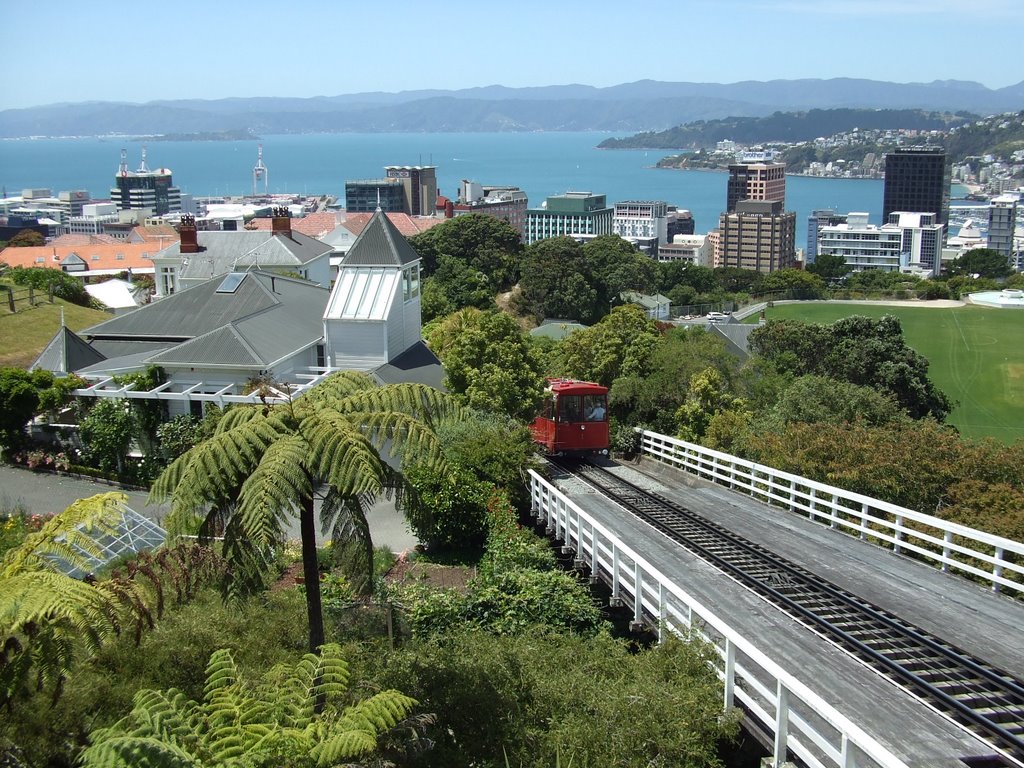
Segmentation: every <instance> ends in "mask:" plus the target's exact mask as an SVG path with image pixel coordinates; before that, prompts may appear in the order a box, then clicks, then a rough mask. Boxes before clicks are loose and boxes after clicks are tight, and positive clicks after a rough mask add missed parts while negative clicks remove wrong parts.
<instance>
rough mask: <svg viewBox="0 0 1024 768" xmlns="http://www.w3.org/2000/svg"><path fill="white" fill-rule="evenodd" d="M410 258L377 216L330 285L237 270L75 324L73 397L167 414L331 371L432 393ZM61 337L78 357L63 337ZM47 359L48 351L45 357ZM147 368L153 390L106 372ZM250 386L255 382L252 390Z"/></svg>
mask: <svg viewBox="0 0 1024 768" xmlns="http://www.w3.org/2000/svg"><path fill="white" fill-rule="evenodd" d="M419 264H420V257H419V255H418V254H417V253H416V252H415V251H414V250H413V249H412V246H410V245H409V243H408V242H407V241H406V239H405V238H404V237H403V236H402V235H401V234H400V233H399V232H398V231H397V229H395V227H394V225H392V224H391V223H390V222H388V220H387V219H386V218H385V217H384V216H383V215H380V216H376V215H375V216H374V218H373V219H372V220H371V222H370V224H369V225H367V227H366V228H365V229H364V230H363V232H362V233H361V234H360V235H359V238H358V239H357V240H356V242H355V243H354V244H353V246H352V248H351V249H350V251H349V253H348V255H347V257H346V260H345V263H344V264H343V265H342V269H341V271H340V273H339V276H338V280H337V282H336V283H335V285H334V288H333V289H332V290H330V291H328V290H327V289H326V288H324V287H321V286H320V285H317V284H315V283H313V282H310V281H307V280H300V279H297V278H291V277H283V276H281V275H277V274H274V273H272V272H266V271H263V270H256V269H249V270H247V271H235V272H229V273H228V274H227V275H223V276H220V277H215V278H213V279H208V280H205V281H203V282H200V283H198V284H197V285H195V286H193V287H190V288H188V289H187V290H180V291H175V292H174V293H172V294H169V295H167V296H166V297H165V298H163V299H161V300H160V301H155V302H153V303H151V304H148V305H146V306H144V307H141V308H140V309H137V310H135V311H133V312H128V313H127V314H124V315H120V316H118V317H114V318H112V319H110V320H107V321H105V322H103V323H100V324H99V325H94V326H92V327H91V328H88V329H86V330H84V331H82V332H81V338H80V339H79V341H82V340H84V341H82V343H83V344H84V345H85V346H86V347H87V350H88V352H89V355H90V357H89V358H86V359H84V360H83V362H84V365H81V366H80V367H76V368H74V372H75V373H77V374H78V375H80V376H82V377H83V378H85V379H87V380H88V381H89V382H91V383H90V386H89V387H86V388H83V389H80V390H76V394H78V395H81V396H92V397H129V398H149V399H158V400H166V401H168V406H169V412H170V415H172V416H173V415H176V414H178V413H184V412H193V413H200V412H201V410H202V403H203V402H216V403H218V404H219V405H224V404H226V403H232V402H254V401H255V400H256V398H257V397H259V398H260V399H265V400H283V399H287V398H290V397H295V396H297V395H299V394H301V393H302V392H303V391H304V390H305V389H307V388H308V387H310V386H312V385H313V384H315V383H316V382H317V381H319V380H320V379H321V378H322V377H323V376H325V375H327V374H328V373H330V372H332V371H336V370H346V369H347V370H360V371H366V372H368V373H371V374H372V375H374V376H376V378H378V380H380V381H381V382H382V383H398V382H403V381H414V382H419V383H424V384H429V385H431V386H434V387H437V388H441V386H442V382H443V379H444V373H443V370H442V368H441V365H440V362H439V361H438V359H437V358H436V357H435V356H434V354H433V353H432V352H431V351H430V350H429V349H428V348H427V347H426V346H425V345H424V344H423V341H422V338H421V326H420V273H419ZM67 333H68V334H69V333H70V332H67ZM75 338H78V337H75ZM54 343H57V340H56V339H55V342H52V343H51V346H52V345H53V344H54ZM60 343H62V344H63V345H64V347H67V348H74V349H76V350H77V354H82V350H79V349H77V347H75V346H74V341H73V340H69V337H68V336H67V334H65V336H64V341H62V342H60ZM47 350H50V347H47ZM46 354H47V353H44V355H46ZM56 357H57V355H56V353H55V352H52V351H51V352H50V356H49V358H47V359H50V358H53V359H56ZM42 363H43V357H41V358H40V360H38V361H37V364H38V365H41V364H42ZM150 366H159V367H160V368H161V369H162V370H163V372H164V374H165V377H166V381H165V382H164V383H163V384H161V385H160V386H158V387H156V388H154V389H152V390H148V391H146V392H137V391H134V390H132V389H131V387H125V386H123V385H121V384H118V383H117V382H116V381H115V379H114V377H115V376H118V375H120V374H125V373H131V372H136V371H143V370H146V369H147V368H148V367H150ZM43 367H46V366H43ZM256 383H262V384H264V385H265V386H262V387H260V392H259V394H254V393H253V392H252V390H253V388H254V384H256Z"/></svg>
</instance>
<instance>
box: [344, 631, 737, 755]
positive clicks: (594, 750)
mask: <svg viewBox="0 0 1024 768" xmlns="http://www.w3.org/2000/svg"><path fill="white" fill-rule="evenodd" d="M711 654H712V651H710V650H709V649H708V647H707V646H705V645H703V644H701V643H699V642H684V641H676V640H669V641H668V642H666V643H665V644H663V645H661V646H658V647H656V648H653V649H651V650H645V651H639V652H637V651H636V649H635V648H631V647H630V646H629V645H627V644H626V643H624V642H621V641H617V640H614V639H612V638H611V637H609V636H608V635H606V634H604V633H599V634H597V635H594V636H588V637H581V636H576V635H570V634H561V633H556V632H534V633H531V634H528V635H519V636H512V637H501V638H498V637H495V636H493V635H488V634H487V633H483V632H477V631H473V630H472V629H466V630H465V631H459V632H455V633H453V634H449V635H446V636H445V637H444V638H443V639H441V638H438V639H435V640H430V641H427V642H414V643H411V644H408V645H406V646H404V647H402V648H400V649H398V650H396V651H393V652H388V651H386V650H384V649H381V648H379V647H366V648H363V649H360V650H359V651H358V652H356V651H355V649H349V655H348V658H349V660H350V661H351V663H352V664H353V669H352V672H353V675H355V676H357V677H360V678H362V677H369V678H372V679H373V680H374V682H375V684H376V685H377V686H378V687H381V688H397V689H398V690H402V691H404V692H405V693H407V694H408V695H410V696H413V697H415V698H416V699H418V700H419V701H420V703H421V707H422V709H423V710H424V711H428V712H434V713H436V715H437V717H438V722H437V725H436V727H435V728H434V729H433V730H432V731H431V732H430V733H429V734H428V735H429V736H430V737H431V738H433V739H434V741H435V745H434V748H433V749H432V750H431V751H430V752H428V753H426V754H425V755H423V756H422V757H421V758H420V759H419V760H418V761H414V762H412V763H410V765H413V766H436V765H444V766H452V767H453V768H463V767H465V768H468V766H483V765H486V766H505V765H513V766H523V767H524V768H551V766H553V765H556V764H560V765H570V764H571V765H573V766H577V765H578V766H613V765H614V766H623V767H624V768H634V767H635V768H641V767H642V768H648V766H669V765H671V766H681V767H682V768H697V767H698V766H700V767H701V768H709V767H713V766H721V764H722V763H721V761H720V760H719V758H718V750H719V745H720V744H721V743H722V742H725V741H728V740H731V739H732V738H733V737H734V736H735V734H736V733H737V731H738V728H737V718H736V717H735V716H726V715H723V714H722V712H721V684H720V683H719V681H718V679H717V676H716V675H715V673H714V671H713V669H712V668H711V666H710V663H709V662H710V661H711V660H712V655H711ZM506 760H507V762H506ZM558 761H560V762H558ZM570 761H571V762H570Z"/></svg>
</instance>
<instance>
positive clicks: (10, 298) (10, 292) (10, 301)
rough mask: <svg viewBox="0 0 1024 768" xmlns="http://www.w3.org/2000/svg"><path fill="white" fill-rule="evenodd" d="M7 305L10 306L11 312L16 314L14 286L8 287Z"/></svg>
mask: <svg viewBox="0 0 1024 768" xmlns="http://www.w3.org/2000/svg"><path fill="white" fill-rule="evenodd" d="M7 306H9V307H10V308H11V314H14V312H15V308H14V289H13V288H8V289H7Z"/></svg>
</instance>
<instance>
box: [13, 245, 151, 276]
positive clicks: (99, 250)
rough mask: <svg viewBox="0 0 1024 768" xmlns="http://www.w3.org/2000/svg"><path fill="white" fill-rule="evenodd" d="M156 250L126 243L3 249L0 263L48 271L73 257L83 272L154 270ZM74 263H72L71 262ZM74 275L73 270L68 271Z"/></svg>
mask: <svg viewBox="0 0 1024 768" xmlns="http://www.w3.org/2000/svg"><path fill="white" fill-rule="evenodd" d="M158 250H159V248H158V247H157V243H126V242H123V241H121V242H118V243H117V244H116V245H110V244H107V243H93V244H86V245H58V246H55V245H39V246H34V247H31V248H4V249H3V250H2V251H0V261H2V262H5V263H6V264H8V265H9V266H12V267H49V268H50V269H61V265H62V264H63V263H64V262H65V261H66V260H67V259H68V258H69V257H70V256H71V255H72V254H75V255H76V256H78V258H80V259H81V260H82V261H83V262H84V263H85V270H88V271H92V270H97V269H103V270H110V269H118V270H121V269H128V268H129V267H131V268H132V269H146V270H150V271H151V270H152V269H153V262H152V260H151V259H150V257H152V256H153V255H154V254H155V253H156V252H157V251H158ZM72 261H73V260H72ZM68 271H74V270H68Z"/></svg>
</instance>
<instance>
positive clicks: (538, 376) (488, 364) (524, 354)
mask: <svg viewBox="0 0 1024 768" xmlns="http://www.w3.org/2000/svg"><path fill="white" fill-rule="evenodd" d="M429 341H430V347H431V349H433V350H434V353H435V354H436V355H437V356H438V357H439V358H440V359H441V362H442V363H444V369H445V374H446V376H445V386H446V387H448V389H449V391H450V392H452V393H453V394H454V395H455V396H456V397H457V398H458V399H459V400H461V401H462V402H463V403H465V404H466V405H469V406H471V407H473V408H476V409H477V410H481V411H487V412H490V413H501V414H505V415H506V416H514V417H517V418H521V419H526V418H529V417H530V416H532V415H533V411H534V408H535V407H536V405H537V403H538V401H539V400H540V398H541V396H542V394H543V392H544V376H543V368H542V365H541V361H540V358H539V357H538V356H537V355H536V353H535V352H534V351H533V348H532V347H531V345H530V343H529V342H528V341H527V339H526V335H525V334H524V333H523V331H522V329H521V328H520V327H519V326H518V325H517V324H516V321H515V320H514V319H512V317H511V316H509V315H507V314H505V313H504V312H481V311H480V310H478V309H463V310H460V311H459V312H456V313H455V314H453V315H450V316H449V317H448V318H446V319H445V320H444V321H442V322H441V323H440V324H439V325H438V326H437V327H436V328H435V329H434V331H433V332H432V333H431V335H430V339H429Z"/></svg>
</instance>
